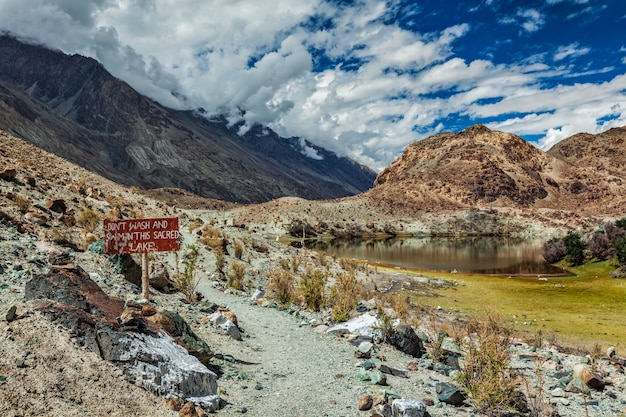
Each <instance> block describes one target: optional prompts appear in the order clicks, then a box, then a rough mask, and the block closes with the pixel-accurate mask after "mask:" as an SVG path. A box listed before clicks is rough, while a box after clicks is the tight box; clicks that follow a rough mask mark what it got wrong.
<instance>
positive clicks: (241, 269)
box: [228, 259, 246, 290]
mask: <svg viewBox="0 0 626 417" xmlns="http://www.w3.org/2000/svg"><path fill="white" fill-rule="evenodd" d="M245 275H246V264H244V263H243V262H240V261H238V260H236V259H234V260H233V262H232V263H231V264H230V274H229V275H228V286H229V287H231V288H234V289H236V290H243V287H244V285H243V284H244V282H243V278H244V277H245Z"/></svg>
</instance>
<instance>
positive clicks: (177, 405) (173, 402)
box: [165, 397, 183, 411]
mask: <svg viewBox="0 0 626 417" xmlns="http://www.w3.org/2000/svg"><path fill="white" fill-rule="evenodd" d="M165 404H166V405H167V406H168V408H169V409H170V410H172V411H180V409H181V408H182V407H183V400H181V399H180V398H177V397H172V398H169V399H168V400H167V401H165Z"/></svg>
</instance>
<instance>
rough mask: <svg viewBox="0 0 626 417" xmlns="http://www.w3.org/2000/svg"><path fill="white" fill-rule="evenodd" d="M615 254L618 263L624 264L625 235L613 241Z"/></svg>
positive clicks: (625, 260)
mask: <svg viewBox="0 0 626 417" xmlns="http://www.w3.org/2000/svg"><path fill="white" fill-rule="evenodd" d="M615 256H616V257H617V262H619V264H620V265H626V236H625V237H620V238H619V239H617V240H616V241H615Z"/></svg>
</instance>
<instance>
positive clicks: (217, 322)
mask: <svg viewBox="0 0 626 417" xmlns="http://www.w3.org/2000/svg"><path fill="white" fill-rule="evenodd" d="M209 320H210V321H211V323H213V325H214V326H218V327H219V328H220V329H222V330H223V331H224V333H226V334H228V335H229V336H230V337H232V338H233V339H235V340H241V333H240V332H239V329H238V328H237V326H236V325H235V323H233V322H232V321H230V320H229V319H228V318H227V317H226V316H224V315H223V314H222V313H220V312H219V311H218V312H216V313H213V314H211V315H210V316H209Z"/></svg>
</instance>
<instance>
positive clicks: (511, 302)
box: [409, 262, 626, 350]
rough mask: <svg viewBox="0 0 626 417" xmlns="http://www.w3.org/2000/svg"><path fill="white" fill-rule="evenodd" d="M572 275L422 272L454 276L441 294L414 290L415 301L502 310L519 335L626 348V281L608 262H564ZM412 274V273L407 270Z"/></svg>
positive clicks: (464, 309) (577, 344) (568, 343)
mask: <svg viewBox="0 0 626 417" xmlns="http://www.w3.org/2000/svg"><path fill="white" fill-rule="evenodd" d="M567 269H568V270H569V271H571V272H572V273H574V274H575V275H574V276H571V277H554V278H548V280H547V281H544V280H539V277H534V278H507V277H493V276H480V275H467V274H452V273H445V272H425V271H420V272H419V273H420V275H424V276H429V277H438V278H443V279H447V280H456V281H457V282H458V283H459V286H458V287H456V288H447V289H441V290H438V291H437V293H438V294H439V295H440V297H435V298H433V297H427V296H418V295H414V296H413V300H414V302H417V303H420V304H426V305H430V306H442V307H443V308H446V309H454V310H459V311H461V312H463V313H468V314H473V315H479V316H480V315H482V314H484V312H485V311H486V309H490V310H492V311H495V312H497V313H499V314H501V315H502V317H503V318H504V320H505V321H506V322H507V324H509V325H511V326H512V327H513V328H514V329H515V330H517V331H518V332H519V334H521V335H522V336H523V335H524V334H527V335H532V334H536V333H537V331H538V330H540V329H541V331H542V333H543V334H544V336H545V335H546V334H550V333H554V334H555V336H556V341H557V343H558V344H561V345H564V346H567V347H571V348H580V349H587V350H589V349H590V348H591V347H592V346H593V345H594V344H595V343H598V344H599V345H600V346H602V347H606V346H609V345H613V346H616V347H618V350H619V347H620V346H621V347H622V348H626V326H624V325H623V318H624V314H625V313H626V280H619V279H613V278H611V277H610V275H609V273H610V271H611V270H613V269H615V268H614V267H613V266H611V265H610V264H609V263H608V262H590V263H587V264H585V265H583V266H580V267H567ZM409 273H410V272H409Z"/></svg>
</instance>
